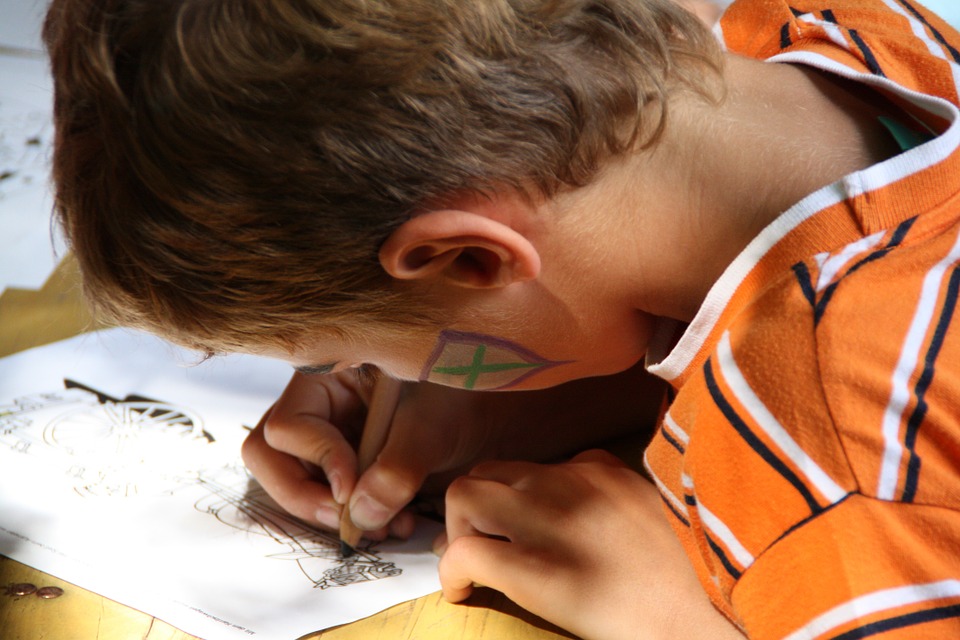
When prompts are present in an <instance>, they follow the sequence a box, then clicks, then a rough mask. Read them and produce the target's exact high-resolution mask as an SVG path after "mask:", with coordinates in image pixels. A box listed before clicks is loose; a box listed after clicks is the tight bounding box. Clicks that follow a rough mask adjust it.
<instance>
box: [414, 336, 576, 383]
mask: <svg viewBox="0 0 960 640" xmlns="http://www.w3.org/2000/svg"><path fill="white" fill-rule="evenodd" d="M559 364H564V363H563V362H554V361H551V360H547V359H545V358H542V357H541V356H539V355H537V354H536V353H534V352H533V351H530V350H529V349H525V348H524V347H521V346H520V345H518V344H514V343H513V342H510V341H508V340H503V339H501V338H496V337H494V336H487V335H483V334H479V333H466V332H463V331H449V330H447V331H442V332H441V333H440V337H439V338H438V339H437V345H436V347H435V348H434V350H433V353H432V354H431V355H430V358H429V360H427V364H426V366H424V368H423V371H422V372H421V374H420V379H421V380H428V381H430V382H435V383H437V384H443V385H446V386H449V387H459V388H462V389H476V390H484V391H492V390H498V389H509V388H510V387H514V386H516V385H518V384H520V383H521V382H523V381H524V380H526V379H527V378H529V377H531V376H533V375H536V374H537V373H540V372H542V371H544V370H546V369H549V368H551V367H555V366H557V365H559Z"/></svg>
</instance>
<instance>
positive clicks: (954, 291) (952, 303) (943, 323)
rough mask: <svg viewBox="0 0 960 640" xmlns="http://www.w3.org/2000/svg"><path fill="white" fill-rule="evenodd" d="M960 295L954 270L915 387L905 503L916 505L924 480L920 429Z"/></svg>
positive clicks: (958, 273)
mask: <svg viewBox="0 0 960 640" xmlns="http://www.w3.org/2000/svg"><path fill="white" fill-rule="evenodd" d="M958 295H960V269H958V268H956V267H955V268H954V269H953V273H952V274H951V275H950V282H949V284H948V285H947V295H946V296H945V298H944V301H943V307H942V308H941V309H940V319H939V320H938V321H937V327H936V329H935V330H934V332H933V338H932V339H931V341H930V346H929V347H928V348H927V355H926V356H925V357H924V364H923V373H921V374H920V379H919V380H917V384H916V386H915V387H914V392H913V393H914V396H915V397H916V399H917V402H916V406H915V407H914V409H913V413H912V414H911V415H910V419H909V420H908V421H907V431H906V435H905V438H904V445H905V447H906V449H907V451H909V452H910V462H909V464H908V465H907V477H906V480H905V481H904V487H903V497H902V499H903V501H904V502H913V499H914V497H915V496H916V494H917V484H918V482H919V476H920V456H918V455H917V451H916V446H917V434H918V432H919V431H920V425H921V424H922V423H923V419H924V418H925V417H926V415H927V406H928V405H927V400H926V395H927V389H929V388H930V384H931V383H932V382H933V374H934V370H935V368H936V362H937V357H938V356H939V355H940V349H941V348H942V347H943V341H944V340H945V339H946V335H947V329H948V328H949V327H950V322H951V321H952V320H953V312H954V310H955V309H956V307H957V297H958Z"/></svg>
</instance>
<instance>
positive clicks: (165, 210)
mask: <svg viewBox="0 0 960 640" xmlns="http://www.w3.org/2000/svg"><path fill="white" fill-rule="evenodd" d="M721 34H722V38H723V41H724V42H725V44H726V46H727V49H728V51H729V52H725V53H721V52H720V51H719V50H718V48H717V45H716V43H715V42H714V41H713V40H712V39H711V38H710V36H709V35H708V34H707V33H706V32H705V30H704V28H703V27H702V26H701V25H700V24H699V23H698V22H697V21H696V20H695V19H694V18H692V17H691V16H690V15H689V14H687V13H686V12H684V11H682V10H679V9H678V8H677V7H676V6H675V5H672V4H670V3H668V2H663V1H661V0H598V1H595V2H589V1H576V0H571V1H569V2H546V1H545V2H535V1H531V2H520V1H519V0H517V1H515V2H509V1H507V0H500V1H496V0H490V1H488V2H477V3H462V2H459V1H454V0H450V1H449V2H440V1H438V0H433V1H427V0H423V1H418V0H397V1H396V2H356V3H352V2H336V3H334V2H321V1H319V0H316V1H313V2H309V1H306V0H304V1H302V2H294V1H287V2H282V1H280V0H274V1H272V2H268V1H262V2H256V3H253V2H251V3H245V2H240V1H239V0H236V1H233V2H228V1H226V0H223V1H214V0H207V1H204V2H199V1H183V2H164V3H157V2H148V1H142V2H135V1H132V0H99V1H98V2H78V1H76V0H59V1H55V2H54V4H53V6H52V8H51V11H50V14H49V17H48V22H47V26H46V32H45V36H46V39H47V42H48V45H49V47H50V51H51V56H52V63H53V72H54V76H55V79H56V91H57V94H56V119H57V131H58V140H57V145H56V154H55V159H54V172H55V179H56V183H57V196H58V198H57V209H58V211H59V213H60V216H61V220H62V222H63V225H64V227H65V229H66V230H67V233H68V235H69V237H70V240H71V243H72V246H73V247H74V249H75V251H76V252H77V255H78V257H79V259H80V262H81V264H82V267H83V270H84V276H85V283H86V288H87V290H88V291H89V293H90V296H91V298H92V300H93V302H94V303H95V304H96V305H97V307H98V308H99V309H100V310H101V311H102V312H103V313H105V314H107V315H108V316H109V317H112V318H113V319H115V320H118V321H120V322H123V323H127V324H132V325H136V326H141V327H144V328H147V329H149V330H152V331H155V332H158V333H160V334H162V335H165V336H167V337H168V338H170V339H172V340H174V341H177V342H180V343H183V344H186V345H189V346H192V347H195V348H198V349H201V350H204V351H207V352H209V353H216V352H221V351H249V352H255V353H261V354H266V355H270V356H275V357H280V358H283V359H286V360H288V361H289V362H291V363H292V364H293V365H294V366H295V367H296V369H297V374H295V376H294V378H293V379H292V380H291V382H290V385H289V386H288V388H287V390H286V392H285V393H284V395H283V397H282V398H281V399H280V400H279V401H278V402H277V404H276V406H275V407H274V408H273V410H272V411H271V412H270V413H269V414H268V416H266V417H265V419H264V422H263V424H262V425H261V426H260V427H258V429H257V431H256V432H255V433H254V434H253V435H252V436H251V439H250V440H249V442H248V444H247V446H246V447H245V458H246V460H247V461H248V464H249V465H250V467H251V469H252V470H253V472H254V473H255V474H256V475H257V476H258V478H260V480H261V481H262V482H263V484H264V486H265V487H267V488H268V490H269V491H271V493H272V494H273V495H274V496H275V497H276V498H277V499H278V500H279V501H280V502H281V503H282V504H284V505H285V506H286V507H287V508H289V509H290V510H291V511H292V512H294V513H296V514H298V515H300V516H301V517H306V518H310V519H313V520H316V521H318V522H321V523H325V524H327V525H329V526H334V525H335V523H336V512H337V510H338V505H339V504H343V503H345V502H349V504H350V507H351V513H352V515H353V517H354V520H355V521H356V523H357V524H358V525H359V526H361V527H362V528H364V529H366V530H370V531H373V532H374V535H383V534H384V533H385V532H386V530H387V528H388V527H389V528H392V530H393V532H394V533H397V534H401V535H402V534H404V533H407V532H408V531H409V527H410V519H409V517H408V516H405V515H403V514H402V513H401V514H400V515H397V514H398V512H400V509H401V507H402V506H403V504H404V503H406V502H407V501H408V500H409V499H410V497H411V496H412V495H413V493H414V492H415V491H416V490H417V489H418V488H419V487H420V486H421V484H422V483H423V482H424V480H425V478H426V477H427V476H428V475H430V474H433V475H434V476H435V477H437V476H439V477H440V479H441V480H444V479H448V478H449V476H451V475H452V476H456V479H455V480H453V482H452V483H451V484H450V487H449V490H448V492H447V510H446V520H447V534H446V541H441V542H440V545H439V546H440V547H441V549H445V550H444V552H443V557H442V560H441V581H442V583H443V587H444V593H445V595H446V596H447V597H448V598H449V599H451V600H453V601H459V600H462V599H463V598H465V597H467V595H469V593H470V589H471V585H472V584H473V583H474V582H477V583H481V584H485V585H488V586H491V587H493V588H496V589H500V590H502V591H504V592H505V593H506V594H507V595H508V596H510V597H511V598H513V599H514V600H515V601H517V602H518V603H520V604H521V605H522V606H525V607H527V608H529V609H530V610H532V611H533V612H535V613H538V614H540V615H542V616H544V617H545V618H547V619H549V620H552V621H554V622H556V623H557V624H559V625H561V626H563V627H565V628H567V629H569V630H571V631H573V632H574V633H577V634H580V635H582V636H585V637H597V638H635V637H638V636H640V637H667V638H697V637H705V638H724V637H740V636H741V635H747V636H748V637H751V638H780V637H790V638H814V637H867V636H872V635H877V634H885V635H884V636H883V637H890V638H908V637H909V638H917V637H930V638H933V637H937V638H942V637H952V636H955V635H957V632H958V630H960V622H958V617H960V553H958V551H960V517H958V516H957V515H956V506H957V498H956V496H958V495H960V492H958V491H957V490H956V489H957V485H958V476H957V460H958V459H960V438H958V433H960V431H958V429H960V425H958V424H957V421H958V414H960V412H958V411H957V410H956V409H955V403H956V401H957V398H960V376H958V375H957V365H956V364H955V363H956V362H960V360H958V356H960V342H958V331H957V329H956V328H955V323H954V322H953V310H954V307H955V306H956V297H957V293H958V291H957V290H958V288H960V270H958V269H957V262H958V260H960V246H958V242H957V238H958V230H960V224H958V222H960V221H958V214H960V209H958V206H957V205H958V204H960V203H958V200H957V198H958V197H960V196H957V195H956V194H957V192H958V186H960V185H958V180H960V178H958V176H960V166H958V165H960V153H958V151H957V147H958V144H960V129H958V127H957V125H956V120H957V116H958V111H957V107H956V105H957V88H956V87H957V78H958V77H960V73H958V71H957V70H958V66H957V61H958V60H960V54H958V52H957V47H960V36H958V34H957V33H955V32H954V31H953V30H951V29H950V28H949V27H948V26H947V25H946V24H945V23H943V22H942V21H941V20H939V19H938V18H936V17H935V16H933V15H931V14H929V13H927V12H925V11H924V10H923V9H922V8H921V7H919V5H917V4H916V3H914V2H912V1H909V0H860V1H859V2H853V1H851V0H846V1H844V0H837V2H833V3H829V4H826V3H824V4H821V3H818V2H814V1H806V0H804V1H800V2H796V3H791V4H790V5H788V4H786V3H784V2H780V1H779V0H743V1H742V2H740V3H737V4H734V5H733V6H732V7H731V8H730V9H729V10H728V12H727V13H726V15H725V17H724V20H723V22H722V23H721ZM770 58H774V60H772V62H775V64H772V63H770V62H764V61H763V60H768V59H770ZM642 359H645V365H646V368H647V369H648V370H649V371H650V372H652V373H654V374H655V375H656V376H658V377H659V378H661V379H663V380H666V381H667V382H669V389H668V391H667V393H666V403H665V407H666V410H665V411H664V413H663V415H662V420H661V426H660V428H659V430H658V432H657V434H656V435H655V437H654V439H653V441H652V443H651V445H650V447H649V448H648V450H647V452H646V454H645V461H646V465H647V468H648V471H649V473H650V477H651V479H652V483H651V482H650V481H648V480H647V479H645V478H643V477H642V476H640V475H639V474H636V473H634V472H633V471H630V470H629V469H627V468H626V467H624V466H623V465H620V464H618V463H616V462H615V461H614V460H613V459H612V458H611V457H610V456H607V455H604V454H602V453H598V452H587V453H584V454H581V455H579V456H577V457H576V458H574V459H573V460H572V461H570V462H568V463H565V464H559V465H539V464H533V463H530V462H495V461H489V460H490V459H501V460H503V459H508V458H510V459H521V458H526V459H541V460H542V459H545V458H549V457H551V456H553V455H557V454H559V453H561V452H563V451H571V450H575V449H577V448H582V447H583V446H585V445H587V444H588V443H590V442H593V441H596V440H597V439H599V438H600V437H601V436H605V435H610V434H613V433H617V432H623V431H625V430H626V429H627V428H629V426H630V425H635V424H636V421H637V420H638V419H640V417H641V416H642V415H644V414H645V412H646V411H647V410H648V409H649V407H650V405H651V403H652V402H653V401H655V399H656V395H657V394H656V393H655V391H656V388H657V387H656V385H655V384H653V383H650V382H649V381H644V382H642V383H641V382H639V381H638V377H639V372H638V366H637V363H638V362H640V361H641V360H642ZM368 365H373V366H375V367H376V368H378V369H379V370H382V371H383V372H385V373H386V374H387V375H392V376H396V377H399V378H402V379H405V380H410V381H416V380H419V381H422V382H433V383H439V384H440V385H448V386H451V387H460V388H461V389H460V390H457V389H446V388H444V387H441V386H436V385H430V384H419V385H416V384H412V385H409V389H408V392H407V394H406V397H405V401H404V403H403V404H402V405H401V407H400V408H399V410H398V413H397V416H396V418H395V422H394V426H393V430H392V432H391V439H390V441H389V442H388V444H387V447H386V449H385V450H384V452H383V454H382V455H381V457H380V459H379V460H378V462H377V463H376V464H375V465H374V466H373V467H371V469H370V470H368V472H367V473H365V474H364V476H363V477H362V478H360V479H357V478H356V477H355V474H354V473H353V469H354V460H355V459H354V457H353V449H352V447H351V446H350V444H349V441H350V440H351V439H353V438H354V437H355V435H356V428H357V424H358V422H359V419H360V417H361V415H362V405H363V399H364V398H365V393H366V391H365V390H366V385H365V384H364V383H363V378H362V377H357V376H355V375H353V372H351V371H350V369H351V368H352V367H359V368H360V370H361V371H366V367H367V366H368ZM601 375H606V376H609V378H607V379H602V380H600V381H599V382H598V381H597V380H593V379H591V378H593V377H594V376H601ZM635 381H636V382H635ZM632 382H635V386H630V385H631V383H632ZM561 385H562V386H561ZM500 389H511V390H528V391H529V392H530V393H518V394H482V393H476V391H478V390H500ZM484 459H486V460H488V461H487V462H483V463H482V464H480V465H478V466H475V467H473V468H472V469H470V465H471V464H472V463H473V462H475V461H477V460H484ZM304 463H307V464H304ZM465 469H470V470H469V472H468V473H466V474H462V472H463V471H464V470H465ZM317 470H319V471H322V475H323V477H324V478H325V480H326V482H325V483H323V482H320V481H319V480H315V479H314V475H313V473H312V472H314V471H317ZM317 475H320V474H317ZM443 476H447V478H443ZM394 516H396V517H394Z"/></svg>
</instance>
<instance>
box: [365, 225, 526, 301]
mask: <svg viewBox="0 0 960 640" xmlns="http://www.w3.org/2000/svg"><path fill="white" fill-rule="evenodd" d="M380 264H381V265H382V266H383V268H384V270H386V272H387V273H389V274H390V275H391V276H393V277H394V278H397V279H399V280H430V279H437V278H442V279H444V280H446V281H448V282H451V283H453V284H456V285H459V286H462V287H468V288H475V289H486V288H498V287H504V286H506V285H508V284H511V283H514V282H523V281H526V280H532V279H533V278H536V277H537V275H539V273H540V254H539V253H538V252H537V250H536V248H535V247H534V246H533V245H532V244H531V243H530V241H529V240H528V239H527V238H526V237H524V236H523V235H522V234H520V233H518V232H517V231H515V230H513V229H512V228H510V227H509V226H508V225H505V224H503V223H501V222H498V221H496V220H492V219H491V218H489V217H487V216H484V215H481V214H477V213H472V212H469V211H460V210H456V209H440V210H436V211H430V212H428V213H424V214H421V215H418V216H415V217H413V218H411V219H410V220H407V221H406V222H404V223H403V224H402V225H401V226H400V227H399V228H398V229H397V230H396V231H394V232H393V233H392V234H391V235H390V237H389V238H387V241H386V242H385V243H384V244H383V247H381V249H380Z"/></svg>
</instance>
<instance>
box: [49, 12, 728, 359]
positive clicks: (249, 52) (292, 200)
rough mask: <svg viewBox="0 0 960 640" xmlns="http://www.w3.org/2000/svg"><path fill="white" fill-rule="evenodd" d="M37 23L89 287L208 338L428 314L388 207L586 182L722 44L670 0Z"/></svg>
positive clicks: (134, 311)
mask: <svg viewBox="0 0 960 640" xmlns="http://www.w3.org/2000/svg"><path fill="white" fill-rule="evenodd" d="M44 38H45V41H46V45H47V48H48V50H49V53H50V56H51V63H52V71H53V77H54V81H55V107H54V114H55V124H56V142H55V145H54V158H53V178H54V184H55V189H56V205H55V206H56V211H57V214H58V220H59V222H60V224H61V225H62V226H63V228H64V230H65V232H66V234H67V237H68V239H69V242H70V244H71V246H72V248H73V250H74V252H75V253H76V255H77V257H78V259H79V262H80V265H81V270H82V273H83V276H84V283H85V290H86V293H87V296H88V298H89V299H90V300H91V302H92V304H93V306H94V310H95V311H96V312H97V313H98V315H100V316H101V317H104V318H105V319H107V320H109V321H112V322H117V323H120V324H124V325H129V326H136V327H141V328H144V329H147V330H149V331H152V332H154V333H158V334H161V335H163V336H165V337H167V338H169V339H172V340H174V341H176V342H179V343H181V344H186V345H188V346H191V347H195V348H199V349H202V350H205V351H210V352H216V351H238V350H240V351H242V350H246V349H248V348H249V347H250V346H251V345H269V346H280V345H282V346H284V347H287V348H289V347H291V346H293V345H295V344H297V341H298V340H299V339H300V338H302V337H303V336H304V335H305V332H308V331H316V330H318V329H326V330H331V331H348V330H349V328H350V327H358V326H361V325H362V324H363V323H383V322H390V323H397V322H400V323H407V324H410V325H418V324H419V325H424V324H425V323H426V324H434V323H436V322H438V321H439V320H438V319H436V318H431V317H430V316H429V315H428V314H425V313H424V311H425V308H424V305H423V304H422V301H420V302H418V301H413V300H410V299H408V298H409V296H405V295H403V294H402V293H401V292H398V290H397V287H395V286H394V283H392V282H391V280H390V278H389V277H388V276H387V274H386V273H384V271H383V269H382V268H381V267H380V265H379V263H378V260H377V250H378V247H379V246H380V244H381V243H382V242H383V240H384V239H385V238H386V237H388V236H389V234H390V233H391V232H392V231H393V230H394V229H395V228H396V227H397V226H398V225H399V224H401V223H402V222H403V221H404V220H405V219H406V218H407V217H408V216H409V215H411V214H412V213H414V212H416V211H417V210H418V209H419V208H421V207H423V206H424V203H426V202H429V201H432V200H434V199H436V198H440V197H443V196H445V195H449V194H455V193H461V192H465V191H470V192H479V193H482V192H485V191H488V190H491V189H495V188H516V189H520V190H523V189H528V188H533V189H535V190H538V191H539V192H541V193H542V194H544V195H547V196H549V195H552V194H555V193H556V192H557V191H558V190H560V189H564V188H568V187H577V186H580V185H584V184H586V183H588V182H589V180H590V179H591V177H592V176H593V175H594V174H595V173H596V171H597V170H598V168H599V167H600V166H601V164H602V162H603V161H604V160H605V159H607V158H609V157H610V156H611V155H616V154H621V153H624V152H625V151H628V150H630V149H633V148H636V147H637V146H638V145H643V144H647V143H650V142H651V141H652V140H654V139H655V138H656V135H657V133H658V132H659V130H660V129H661V128H662V125H663V115H664V113H665V105H666V99H667V96H668V95H669V92H670V91H673V90H674V89H676V88H678V87H679V88H685V89H692V90H693V91H696V92H698V93H701V94H703V93H704V91H705V90H704V89H703V86H704V79H705V74H706V73H707V72H708V71H717V70H718V69H719V66H720V54H719V47H718V45H717V44H716V42H715V41H714V40H713V38H712V37H711V35H710V34H709V33H708V32H707V30H706V29H705V27H704V26H703V25H702V24H701V23H700V22H698V21H697V20H696V19H695V18H694V17H693V16H692V15H691V14H689V13H688V12H686V11H685V10H683V9H681V8H679V7H678V6H676V5H675V4H674V3H672V2H671V1H670V0H477V1H464V0H54V1H53V3H52V5H51V7H50V9H49V12H48V15H47V19H46V23H45V26H44ZM651 105H654V106H658V105H659V107H658V108H655V109H653V110H651V109H649V108H648V107H650V106H651ZM649 113H656V114H658V115H657V116H656V117H655V120H656V121H655V122H652V123H651V122H647V121H645V119H644V116H645V114H649ZM649 119H650V118H649V116H646V120H649Z"/></svg>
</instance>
